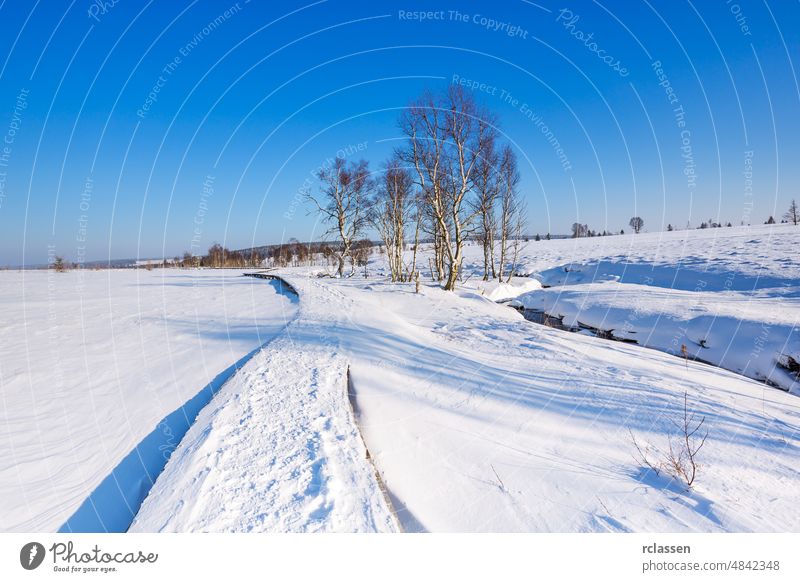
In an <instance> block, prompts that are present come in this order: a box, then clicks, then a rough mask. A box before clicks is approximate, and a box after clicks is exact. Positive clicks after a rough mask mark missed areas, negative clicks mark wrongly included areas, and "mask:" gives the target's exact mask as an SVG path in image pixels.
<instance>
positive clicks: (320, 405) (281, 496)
mask: <svg viewBox="0 0 800 582" xmlns="http://www.w3.org/2000/svg"><path fill="white" fill-rule="evenodd" d="M291 282H292V284H293V285H295V286H296V287H297V288H298V290H299V291H300V294H301V297H302V299H301V302H300V307H299V314H298V316H297V318H296V319H295V321H293V322H292V323H291V324H290V325H289V326H288V327H287V329H286V331H285V333H284V334H283V335H282V336H281V337H279V338H278V339H276V340H275V341H273V342H272V343H271V344H269V345H268V346H267V347H266V348H265V349H264V350H262V351H261V352H260V353H258V354H257V355H256V356H255V357H253V358H252V359H251V360H250V362H249V363H248V364H247V365H246V366H245V367H244V368H243V369H242V370H240V371H239V373H237V374H236V375H235V376H234V377H233V379H232V380H231V381H229V382H228V383H227V384H226V385H225V387H224V388H223V390H222V391H221V392H220V394H218V395H217V397H216V398H215V399H214V400H213V401H212V402H211V404H210V405H209V406H207V407H206V408H205V409H204V410H203V411H202V412H201V413H200V415H199V417H198V418H197V421H196V422H195V424H194V425H193V426H192V428H191V429H190V430H189V432H188V433H187V435H186V437H185V438H184V440H183V441H182V442H181V445H180V447H179V448H178V450H177V451H176V453H175V454H174V455H173V456H172V458H171V459H170V462H169V463H168V464H167V467H166V469H165V470H164V472H163V473H162V475H161V477H160V478H159V480H158V481H157V482H156V485H155V487H154V488H153V489H152V491H151V493H150V495H149V497H148V498H147V499H146V500H145V502H144V504H143V505H142V509H141V511H140V512H139V514H138V515H137V517H136V519H135V521H134V523H133V525H132V526H131V530H130V531H140V532H141V531H158V532H162V531H178V532H187V531H214V532H220V531H224V532H231V531H256V532H318V531H331V532H365V531H394V530H395V529H396V528H397V524H396V522H395V520H394V518H393V516H392V513H391V511H390V508H389V507H388V505H387V503H386V501H385V499H384V497H383V494H382V492H381V491H380V488H379V486H378V482H377V480H376V478H375V474H374V469H373V467H372V465H371V464H370V462H369V461H368V460H367V459H366V449H365V448H364V445H363V442H362V440H361V437H360V434H359V432H358V428H357V427H356V424H355V421H354V419H353V416H352V414H351V411H350V404H349V402H348V399H347V390H346V388H347V366H348V362H347V359H346V358H345V357H344V355H343V354H341V353H340V351H339V349H338V344H339V340H338V338H337V337H336V336H335V334H334V332H335V331H336V329H337V320H338V319H343V318H344V317H345V315H346V314H348V313H350V312H352V306H350V305H346V303H348V301H347V300H346V299H345V298H344V297H343V296H342V295H341V294H340V293H338V292H337V290H336V289H333V288H331V287H329V286H323V285H321V284H320V283H318V282H316V281H313V280H300V281H295V280H292V281H291Z"/></svg>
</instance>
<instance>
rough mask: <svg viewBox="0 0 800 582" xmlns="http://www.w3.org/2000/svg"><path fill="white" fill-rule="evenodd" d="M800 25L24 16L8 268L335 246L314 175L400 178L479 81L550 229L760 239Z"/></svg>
mask: <svg viewBox="0 0 800 582" xmlns="http://www.w3.org/2000/svg"><path fill="white" fill-rule="evenodd" d="M419 11H424V12H431V13H432V14H428V15H427V16H428V17H429V18H426V19H424V20H420V19H419V18H418V17H417V15H416V14H414V13H415V12H419ZM456 11H457V12H458V14H456ZM799 25H800V6H798V4H797V3H794V2H791V3H790V2H772V1H770V2H767V3H764V2H756V1H747V0H741V1H737V2H733V1H730V2H728V1H726V0H719V1H708V2H700V1H695V2H683V1H680V0H678V1H665V0H662V1H655V0H648V2H636V1H629V2H622V1H614V2H612V1H603V2H588V1H581V2H577V1H576V2H571V3H565V2H559V3H555V2H548V1H546V0H542V1H541V2H536V3H532V2H525V1H522V0H509V1H497V2H439V1H428V2H369V3H367V2H363V3H362V2H358V3H355V2H344V1H339V0H328V1H322V2H316V3H309V2H298V3H294V2H280V3H277V2H271V3H270V2H257V1H256V0H252V1H250V2H245V1H244V0H240V1H239V2H238V3H236V2H233V1H213V2H210V1H208V2H170V1H166V0H153V1H152V2H135V1H133V0H117V2H116V3H113V2H110V1H107V2H105V3H102V2H90V1H86V0H75V1H74V2H68V1H65V2H59V1H57V0H48V1H46V2H45V1H40V2H34V1H22V0H6V1H4V2H2V3H1V4H0V67H1V68H0V140H2V142H1V143H0V265H18V264H32V263H41V262H44V261H46V260H47V257H48V252H50V253H56V254H60V255H63V256H65V257H66V258H67V259H69V260H78V259H80V258H83V259H85V260H94V259H103V258H107V257H112V258H122V257H137V256H139V257H155V256H164V255H165V256H174V255H178V254H182V253H183V251H185V250H194V251H201V250H204V249H206V248H207V247H208V246H210V245H211V244H212V243H213V242H214V241H218V242H221V243H223V244H225V245H226V246H228V247H230V248H241V247H247V246H251V245H252V244H265V243H274V242H280V241H281V240H286V239H288V238H289V237H297V238H300V239H303V240H307V239H309V238H314V239H317V238H319V235H320V227H319V225H317V224H316V222H315V218H314V216H313V215H308V214H307V208H306V206H305V205H304V204H303V203H302V202H300V203H298V201H297V197H298V191H300V190H301V189H302V188H303V187H306V186H309V185H311V187H312V188H313V187H315V182H314V181H313V174H314V172H315V169H316V168H317V167H319V166H320V165H321V164H322V163H324V162H325V160H326V159H328V158H331V157H333V156H336V155H337V153H343V154H345V155H347V156H349V157H352V158H354V159H355V158H362V157H363V158H364V159H367V160H369V161H370V163H371V165H372V167H373V168H378V167H379V166H380V164H381V162H382V161H383V160H384V159H385V158H386V157H387V156H388V155H389V154H390V152H391V150H392V148H393V147H396V146H397V145H399V143H400V142H399V141H398V140H399V138H400V133H399V131H398V129H397V123H396V120H397V117H398V115H399V113H400V112H401V110H402V108H403V107H405V106H406V105H407V104H408V103H409V101H410V100H412V99H413V98H415V97H416V96H418V95H419V93H421V92H422V91H423V90H424V89H426V88H432V89H439V88H444V87H446V86H447V84H448V83H452V82H453V81H454V80H456V81H458V80H460V79H465V80H467V81H469V83H470V86H472V85H474V89H472V90H473V91H474V92H475V95H476V97H477V98H478V99H479V100H480V101H481V102H482V103H483V104H484V105H486V106H487V107H489V108H490V109H492V110H493V111H494V112H495V113H496V114H497V115H498V117H499V120H500V126H501V129H502V131H503V133H504V135H505V136H506V139H507V140H508V141H509V142H511V143H512V144H513V147H514V148H515V149H516V150H517V154H518V157H519V159H520V164H521V174H522V189H523V191H524V193H525V196H526V198H527V200H528V204H529V210H530V220H529V223H530V225H529V230H530V232H531V233H536V232H539V233H542V234H544V233H546V232H553V233H566V232H568V230H569V227H570V225H571V224H572V223H573V222H575V221H580V222H582V223H588V224H589V225H590V227H591V228H593V229H596V230H604V229H607V230H614V231H618V230H619V229H620V228H627V222H628V219H629V218H630V217H631V216H632V215H634V214H638V215H640V216H642V217H643V218H644V219H645V229H646V230H651V231H653V230H662V229H663V228H665V227H666V225H667V223H672V224H673V225H681V226H685V225H686V224H687V222H689V221H690V222H691V224H692V225H693V226H696V225H698V224H699V223H700V222H701V221H703V220H707V219H709V218H713V219H715V220H716V219H720V220H722V221H724V222H727V221H730V222H732V223H734V224H738V223H740V222H741V221H742V220H744V221H745V222H748V221H749V222H752V223H754V224H755V223H761V222H763V221H764V220H765V219H766V218H767V217H768V216H769V215H770V214H776V215H779V214H782V213H783V211H784V210H785V207H786V206H788V203H789V201H790V200H791V199H792V198H793V197H795V196H797V190H798V186H800V180H799V179H798V163H797V159H798V138H797V136H798V135H800V131H799V130H800V120H799V119H798V117H800V116H798V111H799V110H800V109H799V108H798V106H800V90H798V74H799V73H798V72H797V71H795V69H794V65H795V64H796V63H793V62H792V61H791V60H790V58H794V59H795V61H796V60H797V58H798V54H800V53H798V47H800V26H799ZM590 35H591V36H590ZM659 63H660V66H659ZM467 81H465V82H467ZM670 99H671V100H672V102H670ZM676 110H677V111H676Z"/></svg>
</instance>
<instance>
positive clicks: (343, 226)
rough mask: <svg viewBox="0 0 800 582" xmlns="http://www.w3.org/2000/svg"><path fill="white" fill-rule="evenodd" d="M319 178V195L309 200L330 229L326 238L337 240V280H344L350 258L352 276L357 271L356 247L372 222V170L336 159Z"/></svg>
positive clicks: (308, 195) (308, 193)
mask: <svg viewBox="0 0 800 582" xmlns="http://www.w3.org/2000/svg"><path fill="white" fill-rule="evenodd" d="M317 177H318V178H319V180H320V182H321V184H320V194H319V195H318V196H315V195H314V194H312V193H311V192H310V191H309V192H306V198H307V199H308V200H309V201H310V202H312V203H313V204H314V205H315V206H316V209H317V211H318V212H319V214H320V216H321V218H322V221H323V222H325V223H327V224H329V225H330V226H329V228H328V231H327V232H326V234H335V235H336V237H337V239H338V242H339V246H338V248H332V252H333V254H334V256H335V257H336V260H337V262H338V266H337V274H338V276H339V277H342V276H344V267H345V262H346V259H347V258H348V257H349V258H350V260H351V270H350V273H351V274H352V273H354V272H355V267H356V265H355V261H353V259H352V249H353V243H354V242H355V241H356V240H357V239H358V238H359V237H360V236H361V234H362V233H363V232H364V230H365V228H366V226H367V221H368V218H369V217H368V214H367V209H368V197H369V194H370V191H371V189H372V181H371V179H370V176H369V166H368V164H367V162H365V161H363V160H362V161H359V162H351V163H350V164H347V163H346V162H345V161H344V160H343V159H342V158H338V157H337V158H336V159H335V161H334V162H333V164H331V166H330V167H326V168H323V169H321V170H320V171H319V174H318V175H317Z"/></svg>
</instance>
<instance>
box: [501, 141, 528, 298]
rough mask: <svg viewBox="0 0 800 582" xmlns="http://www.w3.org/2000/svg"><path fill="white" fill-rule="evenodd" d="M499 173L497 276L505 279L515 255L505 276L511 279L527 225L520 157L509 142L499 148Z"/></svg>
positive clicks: (508, 279)
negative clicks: (522, 193) (519, 169)
mask: <svg viewBox="0 0 800 582" xmlns="http://www.w3.org/2000/svg"><path fill="white" fill-rule="evenodd" d="M498 174H499V175H498V182H499V196H500V216H499V218H498V220H497V222H498V235H499V236H500V245H499V246H500V259H499V262H498V280H499V281H500V282H501V283H502V282H503V280H504V276H505V275H504V273H505V270H506V264H507V262H508V260H509V258H513V264H512V265H511V269H510V270H509V273H508V277H507V278H506V279H505V280H506V281H510V280H511V277H512V276H513V274H514V270H515V268H516V262H517V259H518V256H519V245H520V244H521V242H520V239H521V237H522V231H523V229H524V227H525V206H524V204H523V202H522V200H521V197H520V193H519V171H518V170H517V158H516V156H515V155H514V152H513V151H512V150H511V148H510V147H509V146H504V147H503V149H502V150H501V151H500V157H499V171H498Z"/></svg>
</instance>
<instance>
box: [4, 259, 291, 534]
mask: <svg viewBox="0 0 800 582" xmlns="http://www.w3.org/2000/svg"><path fill="white" fill-rule="evenodd" d="M240 275H241V272H240V271H200V270H198V271H174V270H154V271H151V272H148V271H144V270H136V271H133V270H110V271H71V272H67V273H55V272H41V271H36V272H31V271H23V272H11V271H3V272H0V303H1V304H0V318H2V326H0V343H2V345H3V351H2V353H1V354H0V383H2V408H0V415H1V417H2V425H3V427H4V430H3V431H0V459H2V461H1V462H0V531H55V530H58V529H59V528H62V529H63V530H64V531H106V530H108V531H124V530H125V529H126V528H127V526H128V524H129V523H130V521H131V520H132V518H133V516H134V515H135V513H136V511H137V509H138V506H139V504H140V503H141V500H142V499H143V498H144V496H145V495H146V494H147V491H148V490H149V488H150V486H151V485H152V482H153V480H155V478H156V476H157V475H158V472H159V471H160V470H161V468H162V467H163V466H164V464H165V463H166V461H167V459H168V458H169V456H170V454H171V453H172V452H173V451H174V450H175V448H176V447H177V445H178V442H179V441H180V438H181V436H182V435H183V433H184V432H185V431H186V429H187V428H188V426H189V424H191V422H192V421H193V420H194V418H195V416H196V415H197V413H198V411H199V410H200V409H201V408H202V407H203V405H205V404H206V403H207V402H208V401H209V400H210V398H211V396H212V395H213V393H214V392H215V391H216V390H218V389H219V388H220V386H221V385H222V383H223V382H224V381H225V380H226V379H227V378H228V377H230V376H231V375H232V374H233V373H234V372H235V370H236V368H237V365H241V364H243V360H244V359H245V358H246V356H247V354H248V353H250V352H251V351H252V350H253V349H254V348H257V347H258V346H260V345H261V344H263V343H265V342H266V341H268V340H269V339H270V338H271V337H273V336H274V335H275V334H276V333H277V332H278V331H279V330H280V329H281V328H282V327H283V326H284V324H285V323H286V321H288V320H290V319H291V318H292V317H293V316H294V313H295V309H296V306H295V304H294V303H292V301H291V300H290V299H288V298H286V297H283V296H281V295H279V294H278V293H277V292H276V289H275V287H274V286H272V285H270V284H268V283H265V282H263V281H256V280H252V279H246V278H243V277H240Z"/></svg>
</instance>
